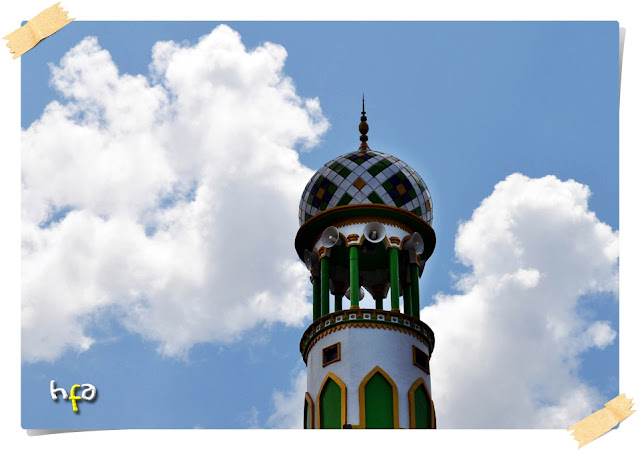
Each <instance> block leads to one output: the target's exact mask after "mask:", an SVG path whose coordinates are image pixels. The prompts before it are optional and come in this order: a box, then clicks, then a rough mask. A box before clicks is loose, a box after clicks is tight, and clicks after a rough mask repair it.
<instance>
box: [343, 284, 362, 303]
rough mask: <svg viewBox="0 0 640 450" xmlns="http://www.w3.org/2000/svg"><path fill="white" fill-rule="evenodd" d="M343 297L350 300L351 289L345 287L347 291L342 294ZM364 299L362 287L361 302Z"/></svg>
mask: <svg viewBox="0 0 640 450" xmlns="http://www.w3.org/2000/svg"><path fill="white" fill-rule="evenodd" d="M344 296H345V297H347V298H348V299H349V300H351V287H350V286H347V290H346V292H345V293H344ZM363 298H364V289H362V286H360V300H362V299H363Z"/></svg>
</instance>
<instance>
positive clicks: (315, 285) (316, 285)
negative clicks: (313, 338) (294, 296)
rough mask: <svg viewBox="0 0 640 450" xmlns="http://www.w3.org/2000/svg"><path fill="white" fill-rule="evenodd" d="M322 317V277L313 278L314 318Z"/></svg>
mask: <svg viewBox="0 0 640 450" xmlns="http://www.w3.org/2000/svg"><path fill="white" fill-rule="evenodd" d="M319 317H320V279H319V278H314V279H313V320H314V322H315V321H316V319H318V318H319Z"/></svg>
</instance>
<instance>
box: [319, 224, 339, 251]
mask: <svg viewBox="0 0 640 450" xmlns="http://www.w3.org/2000/svg"><path fill="white" fill-rule="evenodd" d="M339 241H340V232H339V231H338V229H337V228H336V227H333V226H332V227H329V228H327V229H326V230H324V232H323V233H322V236H320V245H321V246H322V247H324V248H331V247H333V246H334V245H336V244H337V243H338V242H339Z"/></svg>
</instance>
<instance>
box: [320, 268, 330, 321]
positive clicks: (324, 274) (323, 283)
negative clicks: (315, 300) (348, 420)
mask: <svg viewBox="0 0 640 450" xmlns="http://www.w3.org/2000/svg"><path fill="white" fill-rule="evenodd" d="M325 314H329V258H328V257H327V256H325V257H324V258H322V259H321V260H320V315H321V316H324V315H325Z"/></svg>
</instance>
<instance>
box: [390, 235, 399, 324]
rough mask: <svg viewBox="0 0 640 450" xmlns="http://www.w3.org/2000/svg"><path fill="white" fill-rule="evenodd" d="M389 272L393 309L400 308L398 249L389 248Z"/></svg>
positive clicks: (397, 309)
mask: <svg viewBox="0 0 640 450" xmlns="http://www.w3.org/2000/svg"><path fill="white" fill-rule="evenodd" d="M389 272H390V275H389V276H390V278H391V279H390V282H391V311H393V310H396V311H399V310H400V274H399V271H398V249H397V248H395V247H390V248H389Z"/></svg>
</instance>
